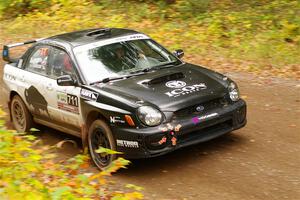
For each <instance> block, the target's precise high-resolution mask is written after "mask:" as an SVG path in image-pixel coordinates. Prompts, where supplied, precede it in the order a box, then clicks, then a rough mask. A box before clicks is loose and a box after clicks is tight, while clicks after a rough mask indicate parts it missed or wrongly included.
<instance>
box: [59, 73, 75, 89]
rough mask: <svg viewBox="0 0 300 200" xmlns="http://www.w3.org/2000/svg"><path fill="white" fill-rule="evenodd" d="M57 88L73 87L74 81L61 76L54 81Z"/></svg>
mask: <svg viewBox="0 0 300 200" xmlns="http://www.w3.org/2000/svg"><path fill="white" fill-rule="evenodd" d="M56 82H57V85H59V86H75V85H76V81H75V80H74V79H73V78H72V76H70V75H63V76H60V77H58V78H57V79H56Z"/></svg>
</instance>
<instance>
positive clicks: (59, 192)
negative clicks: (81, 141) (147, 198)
mask: <svg viewBox="0 0 300 200" xmlns="http://www.w3.org/2000/svg"><path fill="white" fill-rule="evenodd" d="M3 116H4V112H3V111H2V110H1V109H0V199H14V200H18V199H25V200H26V199H28V200H32V199H34V200H38V199H41V200H43V199H45V200H46V199H47V200H48V199H53V200H58V199H70V200H71V199H103V200H105V199H118V200H119V199H124V200H130V199H142V198H143V195H142V194H141V193H140V192H139V191H140V190H141V188H140V187H138V186H135V185H132V184H128V185H126V186H124V190H125V192H122V190H121V189H119V190H118V192H115V191H114V190H113V189H111V188H110V182H109V181H108V179H107V177H108V176H110V175H111V173H113V172H116V171H117V170H118V169H120V168H125V167H126V165H128V164H129V161H127V160H125V159H122V158H119V159H117V160H116V161H114V162H113V164H112V166H111V167H110V168H109V169H107V170H106V171H102V172H99V173H90V172H89V171H88V170H87V168H89V166H90V160H89V157H88V156H87V155H85V154H79V155H77V156H75V157H73V158H70V159H68V160H66V161H57V159H56V156H55V154H54V153H53V152H54V150H55V148H57V147H56V146H45V145H39V144H38V143H39V140H37V139H36V138H35V137H34V136H33V135H30V134H27V135H25V134H19V133H16V132H15V131H13V130H7V129H6V128H5V126H4V121H3ZM102 152H105V150H104V149H102ZM108 153H110V152H109V150H108Z"/></svg>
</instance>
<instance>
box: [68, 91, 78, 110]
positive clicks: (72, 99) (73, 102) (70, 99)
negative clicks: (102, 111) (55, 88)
mask: <svg viewBox="0 0 300 200" xmlns="http://www.w3.org/2000/svg"><path fill="white" fill-rule="evenodd" d="M67 98H68V104H69V105H71V106H76V107H78V97H77V96H75V95H71V94H68V97H67Z"/></svg>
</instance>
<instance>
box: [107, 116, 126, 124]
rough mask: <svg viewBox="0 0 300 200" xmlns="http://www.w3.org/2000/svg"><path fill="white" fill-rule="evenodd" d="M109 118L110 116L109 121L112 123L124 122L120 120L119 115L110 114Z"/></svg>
mask: <svg viewBox="0 0 300 200" xmlns="http://www.w3.org/2000/svg"><path fill="white" fill-rule="evenodd" d="M109 118H110V123H113V124H115V123H121V124H125V121H124V120H122V118H121V117H119V116H110V117H109Z"/></svg>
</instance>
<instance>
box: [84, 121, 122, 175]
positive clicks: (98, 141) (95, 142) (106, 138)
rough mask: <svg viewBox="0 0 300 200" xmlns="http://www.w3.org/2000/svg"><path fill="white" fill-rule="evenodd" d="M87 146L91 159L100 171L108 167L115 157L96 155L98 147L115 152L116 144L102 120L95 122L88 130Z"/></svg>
mask: <svg viewBox="0 0 300 200" xmlns="http://www.w3.org/2000/svg"><path fill="white" fill-rule="evenodd" d="M88 145H89V150H90V154H91V157H92V159H93V161H94V163H95V164H96V165H97V167H98V168H99V169H100V170H105V169H107V168H108V167H109V165H110V164H111V163H112V161H113V160H115V159H116V155H107V154H103V153H102V154H101V153H96V152H95V151H96V150H97V149H99V148H100V147H103V148H106V149H111V150H116V142H115V140H114V137H113V135H112V132H111V130H110V128H109V126H108V125H107V124H106V123H105V122H104V121H102V120H95V121H94V122H93V123H92V125H91V126H90V128H89V135H88Z"/></svg>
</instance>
